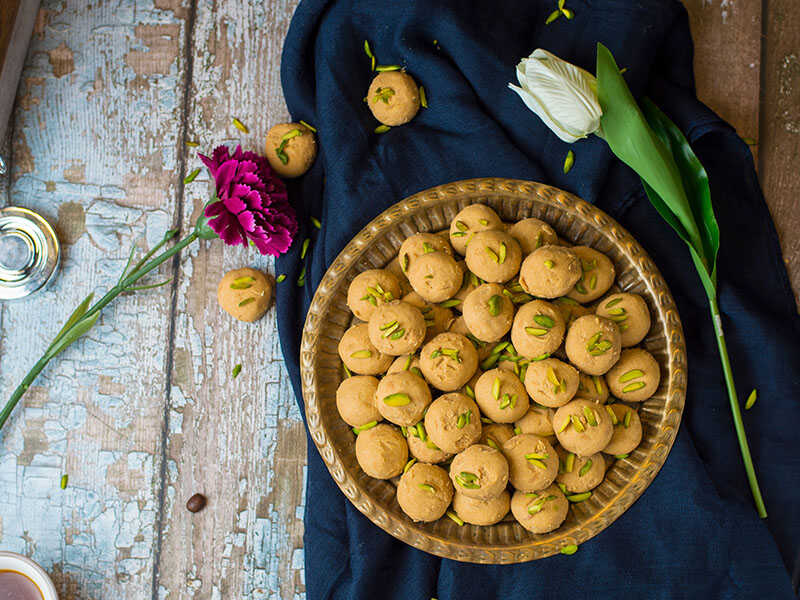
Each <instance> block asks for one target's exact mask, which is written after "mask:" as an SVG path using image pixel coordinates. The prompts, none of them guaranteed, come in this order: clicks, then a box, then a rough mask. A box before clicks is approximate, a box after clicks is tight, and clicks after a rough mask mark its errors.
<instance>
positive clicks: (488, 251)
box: [484, 246, 500, 264]
mask: <svg viewBox="0 0 800 600" xmlns="http://www.w3.org/2000/svg"><path fill="white" fill-rule="evenodd" d="M484 250H485V251H486V255H487V256H488V257H489V258H490V259H491V260H492V261H494V262H496V263H498V264H499V263H500V257H499V256H497V253H496V252H495V251H494V250H492V249H491V248H489V246H486V247H485V248H484Z"/></svg>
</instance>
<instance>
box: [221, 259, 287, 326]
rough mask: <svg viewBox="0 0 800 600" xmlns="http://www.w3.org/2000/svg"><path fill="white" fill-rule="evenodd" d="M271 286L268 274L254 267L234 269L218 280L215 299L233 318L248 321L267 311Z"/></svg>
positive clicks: (254, 319) (270, 299)
mask: <svg viewBox="0 0 800 600" xmlns="http://www.w3.org/2000/svg"><path fill="white" fill-rule="evenodd" d="M273 287H274V283H273V280H272V277H271V276H270V275H267V274H265V273H262V272H261V271H258V270H256V269H250V268H244V269H234V270H232V271H228V272H227V273H225V275H224V276H223V277H222V279H221V280H220V282H219V286H218V287H217V301H218V302H219V305H220V306H221V307H222V308H223V310H224V311H225V312H227V313H228V314H229V315H231V316H232V317H233V318H234V319H238V320H240V321H246V322H248V323H250V322H253V321H257V320H258V319H260V318H261V317H263V316H264V313H266V312H267V309H268V308H269V305H270V302H271V301H272V289H273Z"/></svg>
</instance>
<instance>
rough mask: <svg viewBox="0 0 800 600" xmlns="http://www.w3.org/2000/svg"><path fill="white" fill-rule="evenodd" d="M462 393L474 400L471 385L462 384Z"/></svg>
mask: <svg viewBox="0 0 800 600" xmlns="http://www.w3.org/2000/svg"><path fill="white" fill-rule="evenodd" d="M464 393H465V394H466V395H467V396H469V397H470V398H472V399H473V400H475V390H473V389H472V386H470V385H469V384H467V385H465V386H464Z"/></svg>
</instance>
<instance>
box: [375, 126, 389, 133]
mask: <svg viewBox="0 0 800 600" xmlns="http://www.w3.org/2000/svg"><path fill="white" fill-rule="evenodd" d="M390 129H391V127H389V126H388V125H378V126H377V127H376V128H375V129H374V131H375V133H386V132H387V131H389V130H390Z"/></svg>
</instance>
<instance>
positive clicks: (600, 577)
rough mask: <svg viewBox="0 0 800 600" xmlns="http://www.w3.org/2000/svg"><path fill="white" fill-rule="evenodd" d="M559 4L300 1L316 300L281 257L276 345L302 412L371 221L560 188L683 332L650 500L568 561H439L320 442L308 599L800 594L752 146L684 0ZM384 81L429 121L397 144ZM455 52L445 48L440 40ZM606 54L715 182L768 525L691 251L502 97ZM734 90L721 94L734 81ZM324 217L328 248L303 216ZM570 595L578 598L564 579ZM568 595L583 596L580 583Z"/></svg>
mask: <svg viewBox="0 0 800 600" xmlns="http://www.w3.org/2000/svg"><path fill="white" fill-rule="evenodd" d="M554 4H555V2H554V0H518V1H512V0H485V1H481V2H466V1H464V0H439V1H434V0H417V1H405V2H400V1H398V2H385V1H380V0H341V1H333V0H304V1H303V2H302V3H301V4H300V6H299V8H298V9H297V12H296V14H295V16H294V19H293V21H292V24H291V27H290V30H289V34H288V37H287V39H286V43H285V47H284V51H283V64H282V81H283V88H284V93H285V96H286V101H287V104H288V106H289V110H290V112H291V114H292V116H293V118H295V119H304V120H306V121H308V122H310V123H313V124H315V125H316V126H317V127H318V128H319V133H318V135H319V142H320V155H319V157H318V158H317V160H316V163H315V164H314V166H313V168H312V170H311V171H310V172H309V174H308V175H306V176H305V177H304V178H302V179H301V180H299V181H296V182H292V183H291V184H290V194H291V198H292V200H293V202H294V204H295V206H296V207H297V209H298V212H299V215H300V218H301V221H302V223H303V224H302V230H301V232H300V234H299V235H300V239H302V238H303V237H305V236H307V235H309V236H311V237H312V239H313V242H314V243H313V246H312V250H311V251H310V252H309V255H308V257H307V259H306V261H305V262H306V264H307V266H308V275H307V279H306V283H305V285H304V286H302V287H297V286H296V285H295V284H294V281H295V279H296V277H297V276H298V274H299V271H300V268H301V261H300V258H299V248H298V246H299V244H295V245H294V247H293V249H292V251H290V252H289V253H288V254H287V255H286V256H284V257H282V258H280V259H279V260H278V271H279V272H283V273H287V274H288V276H289V277H288V279H287V281H286V283H284V284H281V285H279V286H278V314H279V327H280V336H281V343H282V346H283V351H284V355H285V357H286V363H287V367H288V369H289V373H290V376H291V380H292V384H293V386H294V390H295V393H296V394H297V398H298V402H299V403H300V404H301V406H302V398H301V394H300V383H299V366H298V348H299V343H300V336H301V330H302V325H303V321H304V318H305V314H306V311H307V308H308V304H309V302H310V300H311V297H312V295H313V292H314V289H315V287H316V285H317V283H318V282H319V280H320V278H321V277H322V275H323V273H324V272H325V269H326V268H327V267H328V265H329V264H330V263H331V262H332V261H333V260H334V258H335V257H336V255H337V254H338V253H339V251H340V250H341V249H342V248H343V247H344V245H345V244H346V243H347V242H348V240H350V238H351V237H352V236H353V235H355V234H356V233H357V232H358V231H359V230H360V229H361V228H362V227H363V226H364V225H365V224H366V223H367V222H369V220H370V219H372V218H373V217H374V216H375V215H376V214H378V213H379V212H380V211H382V210H384V209H385V208H387V207H388V206H390V205H391V204H393V203H394V202H397V201H398V200H401V199H402V198H404V197H406V196H408V195H409V194H413V193H415V192H418V191H420V190H423V189H426V188H428V187H431V186H434V185H438V184H442V183H446V182H449V181H453V180H458V179H464V178H471V177H486V176H497V177H512V178H518V179H530V180H535V181H542V182H545V183H549V184H552V185H555V186H558V187H560V188H563V189H565V190H568V191H570V192H573V193H575V194H577V195H579V196H581V197H583V198H584V199H586V200H587V201H589V202H593V203H595V204H597V205H598V206H599V207H601V208H602V209H603V210H605V211H607V212H608V213H609V214H611V215H612V216H613V217H614V218H616V219H617V220H618V221H620V222H621V223H622V224H623V225H624V226H625V227H626V228H628V229H629V230H630V231H631V232H632V233H633V234H634V235H635V236H636V237H637V239H638V240H639V241H640V242H641V243H642V245H643V246H644V247H645V248H646V250H647V251H648V252H649V253H650V255H651V256H652V257H653V259H654V260H655V261H656V263H657V264H658V265H659V267H660V269H661V270H662V273H663V274H664V277H665V278H666V280H667V282H668V284H669V286H670V289H671V291H672V293H673V295H674V297H675V300H676V302H677V304H678V308H679V310H680V314H681V318H682V320H683V325H684V331H685V334H686V342H687V347H688V361H689V379H688V380H689V387H688V393H687V401H686V412H685V414H684V418H683V423H682V425H681V429H680V432H679V434H678V437H677V441H676V443H675V446H674V448H673V450H672V453H671V454H670V456H669V459H668V460H667V462H666V465H665V466H664V468H663V469H662V470H661V472H660V474H659V475H658V477H657V478H656V479H655V481H654V482H653V484H652V485H651V486H650V487H649V488H648V489H647V490H646V492H645V493H644V494H643V496H642V497H641V498H640V499H639V500H638V501H637V502H636V503H635V504H634V505H633V506H632V507H631V508H630V510H628V511H627V512H626V513H625V514H624V515H623V516H622V517H621V518H620V519H619V520H618V521H617V522H616V523H615V524H614V525H613V526H612V527H610V528H609V529H607V530H606V531H604V532H603V533H601V534H600V535H598V536H597V537H595V538H594V539H593V540H591V541H590V542H588V543H586V544H584V545H583V546H582V547H581V548H580V550H579V551H578V553H577V554H575V555H573V556H561V555H559V556H556V557H552V558H548V559H545V560H540V561H535V562H532V563H527V564H523V565H514V566H477V565H470V564H461V563H457V562H453V561H448V560H440V559H438V558H436V557H433V556H430V555H427V554H425V553H423V552H420V551H418V550H415V549H413V548H410V547H408V546H406V545H404V544H403V543H401V542H399V541H397V540H395V539H394V538H392V537H390V536H389V535H388V534H385V533H384V532H383V531H381V530H380V529H379V528H378V527H376V526H374V525H372V524H371V523H370V522H369V521H368V520H367V519H366V518H365V517H363V516H362V515H361V514H360V513H359V512H358V511H357V510H356V509H355V508H354V507H353V506H351V505H350V503H349V502H348V501H347V500H346V499H345V497H344V495H343V494H341V493H340V491H339V490H338V488H337V487H336V484H335V483H334V482H333V480H332V479H331V477H330V476H329V474H328V472H327V470H326V468H325V466H324V464H323V462H322V460H321V458H320V457H319V454H318V453H317V450H316V448H315V446H314V444H313V442H311V440H310V439H309V443H308V481H307V497H306V514H305V527H306V533H305V552H306V567H307V568H306V587H307V591H308V597H309V598H310V599H312V600H317V599H323V598H336V599H345V598H346V599H365V600H366V599H374V598H382V599H383V598H389V599H398V600H399V599H403V600H410V599H417V598H418V599H422V600H427V599H428V598H431V597H436V598H439V599H440V600H447V599H449V598H455V597H458V596H460V597H463V598H482V599H487V600H488V599H493V598H503V599H504V600H510V599H517V598H520V599H521V598H526V599H528V598H556V597H562V595H563V594H564V593H565V592H566V591H568V593H569V594H570V595H578V596H579V597H586V598H614V599H620V598H637V599H639V598H647V599H655V598H670V599H672V598H770V599H778V598H793V597H794V593H793V589H792V581H791V572H792V570H793V569H794V566H793V565H794V564H795V559H796V557H797V556H798V549H799V548H800V453H798V450H800V448H799V445H798V442H797V441H796V440H797V438H796V435H797V427H798V425H799V424H800V380H799V379H798V373H800V346H798V343H797V340H798V336H799V334H800V326H799V325H800V323H799V322H798V317H797V313H796V309H795V304H794V299H793V296H792V293H791V289H790V287H789V284H788V280H787V276H786V272H785V269H784V265H783V262H782V260H781V254H780V248H779V246H778V243H777V238H776V234H775V230H774V227H773V225H772V221H771V220H770V216H769V213H768V210H767V207H766V206H765V203H764V200H763V197H762V194H761V191H760V188H759V184H758V180H757V178H756V174H755V171H754V166H753V163H752V158H751V154H750V151H749V150H748V148H747V147H746V146H745V145H744V143H742V141H741V140H740V139H739V138H738V136H737V135H736V133H735V132H734V131H733V129H732V128H731V127H730V126H728V125H726V124H725V123H724V122H722V121H721V120H720V119H719V118H718V117H717V116H716V115H714V114H713V113H712V112H711V111H709V110H708V109H707V108H706V107H704V106H703V105H702V104H700V103H699V102H698V101H697V99H696V97H695V92H694V80H693V75H692V43H691V39H690V35H689V27H688V22H687V17H686V14H685V12H684V9H683V8H682V6H681V5H680V4H679V3H678V2H675V1H672V0H594V1H589V0H570V2H569V3H568V5H569V7H570V8H571V9H573V10H574V12H575V18H574V20H572V21H567V20H566V19H565V18H563V17H562V18H560V19H558V20H557V21H556V22H555V23H553V24H551V25H550V26H545V25H544V21H545V18H546V17H547V15H548V14H549V13H550V11H551V10H552V9H553V8H554ZM364 39H369V40H370V41H371V43H372V48H373V49H374V51H375V53H376V55H377V56H378V58H379V60H380V62H381V63H385V64H389V63H397V64H402V65H407V66H408V69H409V71H410V72H411V73H412V74H413V75H414V76H415V78H416V79H417V81H418V82H419V83H420V84H422V85H424V86H425V89H426V90H427V94H428V100H429V103H430V108H428V109H427V110H422V111H421V112H420V113H419V115H418V116H417V117H416V118H415V119H414V120H413V121H412V122H411V123H410V124H408V125H405V126H402V127H397V128H393V129H392V130H391V131H390V132H388V133H386V134H383V135H376V134H374V133H373V128H374V127H375V125H376V123H375V121H374V119H373V118H372V116H371V115H370V113H369V111H368V110H367V108H366V106H365V105H364V103H363V102H362V98H363V97H364V94H365V91H366V89H367V87H368V86H369V82H370V79H371V73H370V70H369V67H368V62H367V59H366V57H365V55H364V51H363V48H362V44H363V40H364ZM434 40H438V45H434V43H433V41H434ZM597 41H600V42H603V43H604V44H606V45H607V46H608V47H609V48H610V49H611V51H612V52H613V53H614V55H615V57H616V59H617V61H618V63H619V65H620V66H621V67H627V69H628V70H627V72H626V75H625V77H626V79H627V80H628V82H629V85H630V86H631V89H632V90H633V92H634V94H635V95H637V96H640V95H642V94H648V95H649V96H650V97H652V98H653V99H654V100H655V101H656V103H657V104H659V105H660V106H661V107H662V109H663V110H664V111H665V112H666V113H667V114H669V115H670V116H671V117H672V118H673V119H674V120H675V122H676V123H678V124H679V125H680V127H681V128H682V129H683V130H684V132H685V133H686V135H687V136H688V137H689V139H690V141H691V143H692V145H693V147H694V149H695V151H696V153H697V155H698V156H699V157H700V159H701V161H702V162H703V163H704V165H705V166H706V169H707V170H708V173H709V177H710V181H711V189H712V197H713V200H714V204H715V209H716V212H717V217H718V219H719V224H720V229H721V231H722V247H721V250H720V256H719V287H720V295H721V299H720V303H721V310H722V313H723V317H722V318H723V322H724V326H725V328H726V332H727V339H728V345H729V349H730V352H731V359H732V362H733V368H734V372H735V373H736V381H737V384H738V386H739V391H740V394H741V395H742V396H743V395H744V394H746V393H747V392H749V390H750V389H752V388H753V387H757V388H758V390H759V401H758V403H757V404H756V406H755V408H754V409H753V410H751V411H749V412H747V413H746V414H745V416H744V419H745V424H746V427H747V430H748V433H749V439H750V443H751V448H752V451H753V456H754V460H755V463H756V466H757V470H758V473H759V475H760V480H761V484H762V489H763V492H764V497H765V500H766V504H767V507H768V510H769V513H770V517H769V519H768V520H766V521H761V520H759V519H758V517H757V515H756V512H755V510H754V508H753V505H752V500H751V497H750V492H749V489H748V487H747V482H746V479H745V476H744V471H743V468H742V465H741V460H740V457H739V451H738V447H737V444H736V438H735V435H734V431H733V424H732V420H731V417H730V412H729V408H728V405H727V396H726V392H725V387H724V382H723V378H722V371H721V369H720V364H719V357H718V354H717V349H716V345H715V338H714V334H713V330H712V327H711V322H710V317H709V313H708V305H707V302H706V298H705V296H704V294H703V291H702V289H701V286H700V282H699V279H698V278H697V275H696V273H695V271H694V268H693V267H692V263H691V260H690V259H689V255H688V253H687V251H686V249H685V247H684V246H683V244H682V242H681V241H680V240H679V239H678V238H677V237H676V236H675V234H674V233H673V232H672V231H671V230H670V229H669V227H668V226H667V225H666V224H665V223H664V222H663V221H662V220H661V218H660V217H659V216H658V214H657V213H656V212H655V210H654V209H653V208H652V207H651V206H650V204H649V203H648V202H647V200H646V198H645V197H644V195H643V192H642V188H641V185H640V183H639V181H638V179H637V178H636V176H635V174H634V173H633V172H632V171H630V170H629V169H628V168H627V167H625V166H624V165H622V164H621V163H620V162H619V161H617V160H616V159H615V158H614V157H613V155H612V154H611V153H610V152H609V150H608V148H607V146H606V145H605V143H604V142H603V141H602V140H600V139H598V138H596V137H594V136H593V137H591V138H590V139H587V140H585V141H581V142H579V143H577V144H574V145H573V146H571V148H572V149H573V150H574V151H575V156H576V160H575V166H574V168H573V169H572V170H571V171H570V173H569V174H567V175H564V174H563V173H562V164H563V161H564V157H565V155H566V153H567V151H568V150H569V149H570V146H568V145H567V144H564V143H563V142H561V141H560V140H558V139H557V138H556V137H555V136H554V135H553V134H552V133H551V132H550V131H549V130H548V129H547V128H546V127H545V125H544V124H543V123H542V122H541V121H540V120H539V119H538V118H537V117H536V116H535V115H534V114H533V113H531V112H529V111H528V110H527V109H526V108H525V106H524V105H523V104H522V102H521V101H520V100H519V98H518V97H517V96H516V95H515V94H514V93H513V92H511V91H510V90H508V89H507V88H506V84H507V83H508V82H509V81H513V80H514V78H515V73H514V67H515V65H516V63H517V62H518V60H519V58H520V57H522V56H527V55H528V54H529V53H530V52H531V51H532V50H533V49H534V48H536V47H542V48H546V49H548V50H550V51H552V52H554V53H555V54H557V55H559V56H561V57H563V58H565V59H567V60H570V61H572V62H575V63H577V64H579V65H581V66H583V67H584V68H587V69H589V70H591V71H594V62H595V42H597ZM721 76H723V75H722V74H721ZM310 216H315V217H318V218H320V219H321V221H322V223H323V227H322V229H321V230H320V231H316V230H313V229H311V228H310V227H309V225H308V218H309V217H310ZM567 581H568V582H570V583H569V584H565V582H567ZM565 586H566V587H565Z"/></svg>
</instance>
